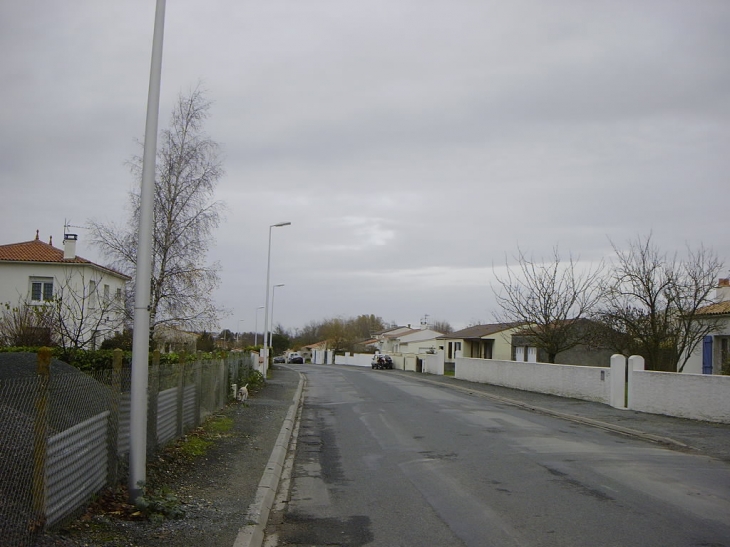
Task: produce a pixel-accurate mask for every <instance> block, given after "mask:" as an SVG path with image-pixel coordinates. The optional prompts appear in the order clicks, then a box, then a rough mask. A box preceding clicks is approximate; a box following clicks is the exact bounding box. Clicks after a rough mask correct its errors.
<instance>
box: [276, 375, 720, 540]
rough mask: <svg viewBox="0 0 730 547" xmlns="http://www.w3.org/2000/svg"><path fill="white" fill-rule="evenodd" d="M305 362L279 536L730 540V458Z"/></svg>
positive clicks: (412, 382) (409, 381)
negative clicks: (716, 457)
mask: <svg viewBox="0 0 730 547" xmlns="http://www.w3.org/2000/svg"><path fill="white" fill-rule="evenodd" d="M297 369H298V370H300V371H301V372H304V373H305V374H306V376H307V384H306V388H305V391H304V397H305V398H304V406H303V410H302V415H301V422H300V425H299V429H298V433H297V435H296V436H295V439H296V443H297V444H296V446H297V449H296V452H295V456H294V459H293V464H292V476H291V480H290V481H285V482H284V483H283V484H284V485H285V487H286V493H287V494H288V495H287V496H285V498H284V499H286V501H287V503H285V504H283V505H280V506H279V512H278V514H274V515H273V517H272V518H271V519H270V521H269V522H270V525H269V527H268V529H267V538H266V540H265V545H267V546H270V547H272V546H275V545H288V546H305V545H306V546H308V545H342V546H359V545H369V546H391V547H392V546H396V545H402V546H422V545H429V546H452V545H453V546H456V545H468V546H479V547H484V546H491V545H494V546H513V545H514V546H517V545H519V546H561V547H565V546H586V545H590V546H597V547H598V546H622V547H625V546H632V545H636V546H662V547H669V546H712V547H720V546H727V547H730V466H728V464H727V463H726V462H723V461H721V460H718V459H715V458H712V457H708V456H706V455H703V454H701V455H697V454H693V453H689V452H681V451H677V450H670V449H668V448H666V447H664V446H662V445H660V444H656V443H649V442H646V441H643V440H640V439H634V438H631V437H628V436H625V435H619V434H617V433H615V432H611V431H606V430H602V429H597V428H595V427H589V426H586V425H583V424H580V423H576V422H570V421H565V420H563V419H560V418H556V417H553V416H549V415H545V414H540V413H535V412H531V411H529V410H525V409H522V408H519V407H516V406H513V405H508V404H503V403H500V402H499V401H494V400H491V399H488V398H484V397H476V396H474V395H471V394H469V393H466V392H463V391H459V390H452V389H444V388H443V387H441V386H439V385H435V384H433V383H427V382H421V381H418V380H417V379H415V378H413V377H408V376H407V375H399V374H393V373H392V372H393V371H373V370H371V369H369V368H346V367H321V366H300V367H297ZM280 494H281V493H280Z"/></svg>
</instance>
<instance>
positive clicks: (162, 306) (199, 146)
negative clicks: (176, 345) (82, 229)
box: [89, 87, 223, 333]
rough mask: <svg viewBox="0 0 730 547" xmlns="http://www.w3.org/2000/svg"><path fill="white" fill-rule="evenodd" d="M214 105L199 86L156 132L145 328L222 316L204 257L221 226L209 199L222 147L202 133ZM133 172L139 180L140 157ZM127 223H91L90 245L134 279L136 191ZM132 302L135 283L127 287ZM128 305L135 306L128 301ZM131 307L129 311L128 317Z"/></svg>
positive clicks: (215, 280)
mask: <svg viewBox="0 0 730 547" xmlns="http://www.w3.org/2000/svg"><path fill="white" fill-rule="evenodd" d="M210 106H211V103H210V102H209V101H208V100H206V98H205V97H204V93H203V91H202V90H201V89H200V87H197V88H195V89H193V90H192V91H190V92H189V93H188V94H180V96H179V97H178V100H177V102H176V104H175V106H174V109H173V112H172V117H171V120H170V126H169V128H168V129H165V130H163V131H161V133H160V138H159V143H160V144H159V146H158V152H157V173H156V177H155V203H154V234H153V259H152V281H151V303H150V328H151V333H152V332H153V330H154V327H155V326H156V325H159V324H167V325H169V326H172V327H177V328H183V329H187V330H203V329H210V328H211V327H213V326H214V325H215V324H216V323H217V321H218V318H219V315H220V314H221V312H222V310H221V309H220V308H219V307H218V306H217V305H216V304H215V302H214V300H213V298H212V294H213V291H214V289H215V288H216V287H217V286H218V285H219V281H220V278H219V275H218V272H219V270H220V266H219V264H217V263H215V264H208V263H207V261H206V255H207V253H208V251H209V249H210V245H211V244H212V243H213V241H214V239H213V232H214V230H215V229H216V228H217V227H218V226H219V224H220V220H221V213H222V209H223V204H222V203H221V202H219V201H216V200H215V199H214V195H215V188H216V185H217V183H218V180H219V179H220V178H221V176H222V175H223V167H222V161H221V152H220V147H219V145H218V144H217V143H216V142H215V141H213V140H212V139H211V138H210V137H209V136H208V135H207V134H206V133H205V132H204V122H205V120H206V119H207V118H208V116H209V111H210ZM130 166H131V171H132V173H133V174H134V175H135V177H136V178H137V179H138V180H140V181H141V174H142V157H141V156H138V157H134V158H133V159H132V160H131V162H130ZM129 199H130V202H129V204H130V210H131V214H130V218H129V220H128V222H127V224H126V226H124V227H118V226H116V225H113V224H105V223H102V222H97V221H94V220H92V221H90V222H89V225H90V229H91V233H92V238H93V241H94V243H95V244H96V245H97V246H98V247H99V248H100V249H101V250H102V252H103V253H104V254H105V256H106V257H107V258H108V259H110V260H111V265H112V266H113V267H114V268H116V269H118V270H119V271H122V272H124V273H126V274H128V275H130V276H131V277H132V278H133V279H134V270H135V269H136V260H137V230H138V226H139V211H140V188H139V187H137V188H135V190H133V191H132V192H131V193H130V198H129ZM128 289H129V292H130V295H133V294H134V283H129V284H128ZM128 301H129V302H130V303H131V304H132V298H129V299H128ZM132 309H133V305H130V306H128V313H129V314H130V315H131V312H130V310H132Z"/></svg>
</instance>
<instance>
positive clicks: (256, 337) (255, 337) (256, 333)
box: [253, 306, 264, 346]
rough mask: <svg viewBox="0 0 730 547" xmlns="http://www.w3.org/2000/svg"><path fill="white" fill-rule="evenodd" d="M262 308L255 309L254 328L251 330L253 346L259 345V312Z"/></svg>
mask: <svg viewBox="0 0 730 547" xmlns="http://www.w3.org/2000/svg"><path fill="white" fill-rule="evenodd" d="M263 309H264V307H263V306H259V307H258V308H256V327H255V328H254V330H253V345H254V346H258V345H259V310H263Z"/></svg>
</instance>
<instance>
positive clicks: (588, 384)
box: [455, 358, 611, 404]
mask: <svg viewBox="0 0 730 547" xmlns="http://www.w3.org/2000/svg"><path fill="white" fill-rule="evenodd" d="M610 376H611V371H610V369H608V368H604V367H583V366H575V365H553V364H548V363H524V362H523V363H519V362H516V361H497V360H492V359H472V358H457V359H456V371H455V377H456V378H458V379H459V380H467V381H469V382H480V383H487V384H494V385H498V386H505V387H510V388H514V389H522V390H525V391H534V392H537V393H548V394H550V395H557V396H559V397H571V398H573V399H583V400H586V401H595V402H599V403H606V404H608V403H609V402H610V399H611V397H610V391H611V390H610Z"/></svg>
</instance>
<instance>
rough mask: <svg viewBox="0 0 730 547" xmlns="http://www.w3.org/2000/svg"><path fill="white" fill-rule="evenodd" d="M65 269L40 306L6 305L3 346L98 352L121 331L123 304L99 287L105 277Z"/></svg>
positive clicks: (1, 319)
mask: <svg viewBox="0 0 730 547" xmlns="http://www.w3.org/2000/svg"><path fill="white" fill-rule="evenodd" d="M90 277H92V278H93V279H90V278H89V276H87V274H85V273H84V271H83V270H78V269H72V268H68V269H65V271H64V274H63V276H60V275H59V276H57V277H56V278H55V283H54V294H53V297H52V298H50V299H49V300H46V301H44V302H43V303H42V304H39V303H36V302H32V301H30V299H28V298H21V299H20V300H19V301H18V303H17V304H16V305H14V306H11V305H10V304H9V303H6V304H5V306H4V309H3V310H2V313H1V314H0V339H2V343H3V344H5V345H22V346H42V345H47V346H59V347H61V348H63V349H97V345H98V343H100V342H101V341H102V340H103V339H105V338H107V337H109V336H110V335H111V334H112V333H113V332H115V331H119V330H121V328H122V326H123V321H124V302H123V300H122V298H120V297H117V295H116V294H114V295H112V294H108V293H107V292H104V291H103V290H102V287H103V286H105V287H108V285H105V284H104V283H103V281H104V275H103V274H100V273H98V272H95V273H92V274H90Z"/></svg>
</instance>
